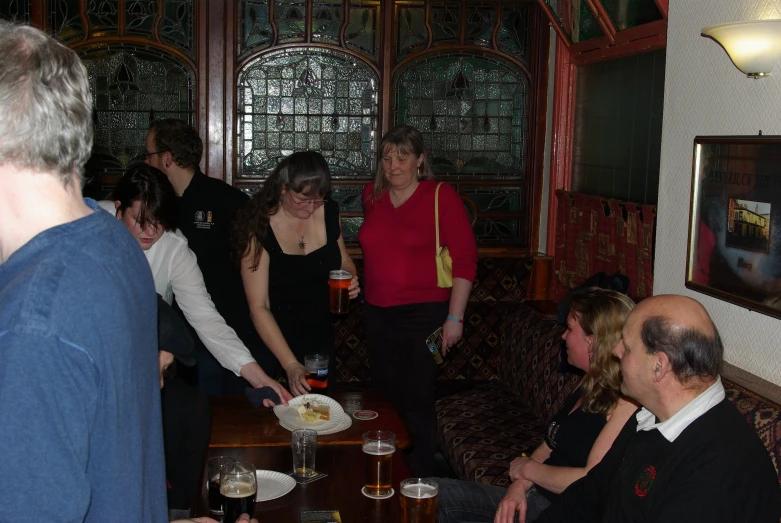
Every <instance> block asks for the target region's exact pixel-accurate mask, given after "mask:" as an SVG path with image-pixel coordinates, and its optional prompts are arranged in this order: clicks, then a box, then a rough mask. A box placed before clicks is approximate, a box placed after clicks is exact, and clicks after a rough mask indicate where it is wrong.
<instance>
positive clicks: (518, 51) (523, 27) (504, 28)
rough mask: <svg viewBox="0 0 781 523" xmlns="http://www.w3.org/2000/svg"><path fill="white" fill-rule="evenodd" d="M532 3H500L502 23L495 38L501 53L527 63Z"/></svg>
mask: <svg viewBox="0 0 781 523" xmlns="http://www.w3.org/2000/svg"><path fill="white" fill-rule="evenodd" d="M532 8H533V4H517V3H510V2H505V3H503V4H502V25H501V26H500V27H499V32H498V34H497V40H498V44H499V50H500V51H502V52H503V53H507V54H508V55H510V56H512V57H514V58H516V59H518V60H521V61H522V62H524V63H529V47H530V34H529V33H530V31H529V26H530V24H529V20H530V18H531V10H532Z"/></svg>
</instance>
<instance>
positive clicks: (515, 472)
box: [510, 456, 536, 481]
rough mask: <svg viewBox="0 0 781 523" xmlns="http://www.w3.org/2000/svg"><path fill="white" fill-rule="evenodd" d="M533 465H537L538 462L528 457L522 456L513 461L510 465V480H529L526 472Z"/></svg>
mask: <svg viewBox="0 0 781 523" xmlns="http://www.w3.org/2000/svg"><path fill="white" fill-rule="evenodd" d="M532 463H536V461H534V460H532V459H531V458H529V457H527V456H520V457H517V458H515V459H514V460H512V462H511V463H510V479H511V480H513V481H518V480H519V479H527V477H526V474H525V472H526V470H527V468H528V467H529V466H531V465H532Z"/></svg>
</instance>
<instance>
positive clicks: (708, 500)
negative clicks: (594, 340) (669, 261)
mask: <svg viewBox="0 0 781 523" xmlns="http://www.w3.org/2000/svg"><path fill="white" fill-rule="evenodd" d="M723 352H724V349H723V346H722V343H721V338H720V336H719V333H718V331H717V329H716V327H715V325H714V324H713V321H712V320H711V318H710V316H709V315H708V313H707V311H706V310H705V308H704V307H703V306H702V305H701V304H700V303H698V302H697V301H695V300H693V299H691V298H686V297H683V296H673V295H668V296H656V297H653V298H649V299H647V300H645V301H643V302H642V303H640V304H639V305H638V306H637V307H636V308H635V309H634V311H632V313H631V314H630V316H629V318H628V319H627V322H626V325H625V326H624V331H623V338H622V340H621V341H620V342H619V343H618V345H616V347H615V349H614V350H613V353H614V354H615V355H616V356H617V357H618V358H619V359H620V360H621V372H622V374H623V379H624V381H623V385H622V387H621V390H622V392H623V393H624V394H626V395H627V396H629V397H631V398H633V399H635V400H637V402H639V403H640V404H641V405H643V408H642V409H641V410H639V411H638V413H637V415H636V422H637V423H634V421H635V420H630V421H631V422H630V423H627V425H626V426H625V427H624V429H623V431H622V432H621V434H619V436H618V438H617V439H616V441H615V443H614V444H613V447H612V448H611V449H610V451H609V452H608V453H607V454H606V455H605V457H604V458H603V459H602V462H601V463H600V464H599V465H597V466H596V467H594V468H593V469H592V470H591V471H590V472H589V474H588V475H586V476H585V477H584V478H582V479H581V480H579V481H577V482H576V483H574V484H572V486H570V488H568V489H567V490H566V491H564V493H563V494H562V496H561V500H560V503H558V504H557V505H554V506H552V507H551V508H550V509H549V510H547V511H546V512H545V513H543V514H542V516H540V518H539V519H538V521H539V522H541V523H551V522H622V523H629V522H645V521H659V522H662V521H663V522H686V523H697V522H703V523H704V522H707V523H719V522H725V523H726V522H735V523H738V522H747V521H750V522H752V523H765V522H767V523H778V521H779V519H780V518H781V489H779V485H778V476H777V474H776V471H775V469H774V468H773V465H772V463H771V461H770V458H769V456H768V454H767V451H766V449H765V447H764V446H763V445H762V443H761V442H760V440H759V438H758V437H757V435H756V433H755V432H754V430H753V429H752V428H751V427H750V426H749V425H748V424H747V423H746V421H745V419H743V417H742V416H741V415H740V413H739V412H738V410H737V409H736V408H735V406H734V405H732V403H730V402H729V401H728V400H726V399H725V394H724V387H723V386H722V384H721V378H719V373H720V371H721V367H722V362H723V360H722V358H723Z"/></svg>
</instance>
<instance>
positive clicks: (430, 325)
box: [358, 125, 477, 477]
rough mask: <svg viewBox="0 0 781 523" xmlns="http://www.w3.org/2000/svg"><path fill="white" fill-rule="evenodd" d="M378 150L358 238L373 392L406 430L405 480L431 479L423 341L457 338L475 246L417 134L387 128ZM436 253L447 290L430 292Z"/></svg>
mask: <svg viewBox="0 0 781 523" xmlns="http://www.w3.org/2000/svg"><path fill="white" fill-rule="evenodd" d="M379 149H380V161H379V162H377V164H378V165H377V175H376V176H375V179H374V182H373V183H370V184H369V185H368V186H367V187H366V188H365V189H364V191H363V212H364V222H363V225H362V226H361V229H360V231H359V232H358V240H359V241H360V243H361V248H362V249H363V256H364V258H363V259H364V282H365V286H366V289H365V291H366V304H365V307H364V325H365V326H366V339H367V342H368V346H369V360H370V363H371V377H372V387H374V388H375V389H377V390H379V391H380V392H382V393H383V394H385V395H386V396H388V397H389V398H390V399H391V401H392V402H393V405H394V407H395V408H396V410H397V411H398V412H399V414H400V415H401V417H402V418H403V419H404V421H405V422H406V423H407V426H408V427H409V430H410V433H411V436H412V442H413V450H412V452H411V453H409V454H407V455H406V458H407V464H408V465H409V468H410V471H411V472H412V475H413V476H417V477H423V476H430V475H431V474H432V473H433V466H434V454H435V451H436V414H435V410H434V400H435V395H434V385H435V382H436V377H437V371H438V369H437V365H436V363H435V362H434V358H433V357H432V355H431V353H430V352H429V349H428V347H427V345H426V340H427V338H429V337H430V336H432V335H434V336H436V335H437V334H435V331H436V330H437V329H438V328H440V327H441V329H442V330H441V339H442V354H443V355H444V354H447V352H448V350H450V348H451V347H453V346H454V345H455V344H456V343H458V341H459V340H460V339H461V337H462V336H463V327H464V325H463V322H464V312H465V310H466V304H467V300H468V299H469V293H470V292H471V289H472V281H473V280H474V278H475V274H476V272H477V247H476V244H475V235H474V233H473V232H472V226H471V224H470V222H469V216H468V215H467V213H466V209H465V208H464V205H463V202H462V201H461V198H460V197H459V195H458V193H456V191H455V190H454V189H453V187H452V186H451V185H450V184H449V183H439V182H437V181H436V180H435V179H434V174H433V172H432V170H431V164H430V162H429V157H428V153H427V152H426V149H425V145H424V143H423V137H422V136H421V134H420V132H419V131H418V130H417V129H415V128H414V127H410V126H408V125H400V126H398V127H394V128H393V129H391V130H390V131H388V132H387V133H386V134H385V136H383V137H382V141H381V142H380V147H379ZM435 210H438V212H437V213H436V216H435ZM435 222H438V224H439V246H438V245H437V244H436V243H437V242H436V236H437V233H436V228H435ZM437 247H447V248H448V250H449V251H450V256H451V258H452V260H453V270H452V280H453V283H452V289H451V288H447V287H439V286H438V279H437V270H436V264H435V255H436V253H437Z"/></svg>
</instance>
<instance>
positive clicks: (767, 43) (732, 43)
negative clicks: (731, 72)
mask: <svg viewBox="0 0 781 523" xmlns="http://www.w3.org/2000/svg"><path fill="white" fill-rule="evenodd" d="M702 34H703V35H704V36H709V37H711V38H713V39H714V40H716V41H717V42H718V43H719V44H721V46H722V47H723V48H724V50H725V51H727V54H728V55H729V57H730V58H731V59H732V63H734V64H735V67H737V68H738V69H740V70H741V71H743V72H744V73H746V75H747V76H749V77H750V78H763V77H765V76H768V75H770V71H772V70H773V67H775V65H776V62H778V59H779V58H781V20H756V21H751V22H734V23H729V24H719V25H709V26H708V27H706V28H704V29H703V30H702Z"/></svg>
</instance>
